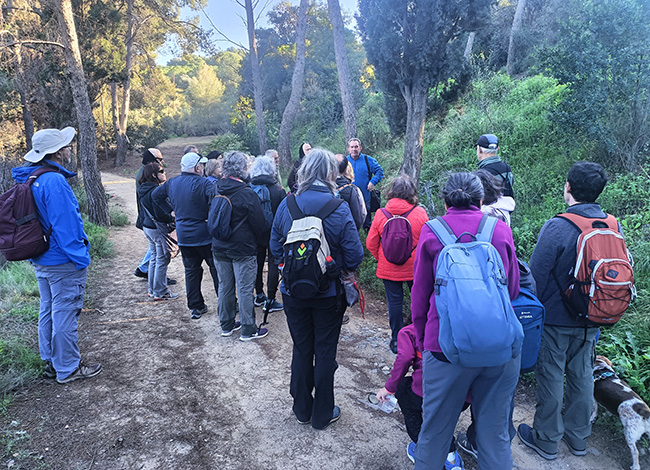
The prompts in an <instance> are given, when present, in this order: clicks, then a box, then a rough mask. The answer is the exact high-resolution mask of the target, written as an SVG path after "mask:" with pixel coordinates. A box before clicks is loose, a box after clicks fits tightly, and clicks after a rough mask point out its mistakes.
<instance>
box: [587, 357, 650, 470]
mask: <svg viewBox="0 0 650 470" xmlns="http://www.w3.org/2000/svg"><path fill="white" fill-rule="evenodd" d="M598 403H600V404H601V405H603V406H604V407H605V408H607V410H608V411H610V412H611V413H613V414H615V415H618V417H619V418H620V419H621V423H622V424H623V432H624V434H625V440H626V442H627V445H628V446H629V448H630V452H632V467H630V468H631V470H641V466H640V465H639V450H638V449H637V447H636V443H637V441H638V440H639V439H640V438H641V436H643V434H644V433H645V434H647V435H648V437H650V408H648V405H647V404H646V403H645V402H644V401H643V400H642V399H641V397H639V395H637V394H636V393H634V391H633V390H632V389H631V388H630V386H629V385H628V384H627V383H625V381H623V380H622V379H621V378H619V377H618V375H616V372H614V368H613V367H612V362H611V361H610V360H609V359H607V358H606V357H605V356H596V362H595V364H594V411H593V413H592V415H591V422H592V423H593V421H594V420H595V419H596V414H597V413H598Z"/></svg>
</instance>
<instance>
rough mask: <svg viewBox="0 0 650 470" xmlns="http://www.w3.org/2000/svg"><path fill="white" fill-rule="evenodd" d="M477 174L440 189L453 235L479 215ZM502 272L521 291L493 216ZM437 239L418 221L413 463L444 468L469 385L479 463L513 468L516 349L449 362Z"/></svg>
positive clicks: (509, 244) (509, 245)
mask: <svg viewBox="0 0 650 470" xmlns="http://www.w3.org/2000/svg"><path fill="white" fill-rule="evenodd" d="M483 194H484V193H483V186H482V185H481V181H480V180H479V178H478V177H477V176H475V175H472V174H471V173H455V174H452V175H451V176H450V177H449V180H448V181H447V183H446V185H445V187H444V188H443V190H442V197H443V199H444V201H445V207H446V208H447V214H446V215H444V216H443V217H442V218H443V219H444V220H445V222H447V224H448V225H449V226H450V227H451V229H452V230H453V232H454V233H455V234H456V236H459V235H461V234H462V233H463V232H470V233H472V234H475V233H476V232H477V229H478V225H479V223H480V221H481V218H482V217H483V214H482V213H481V209H480V206H481V200H482V199H483ZM492 245H494V247H495V248H496V250H497V251H498V253H499V255H500V256H501V259H502V260H503V266H504V268H505V272H506V275H507V282H508V291H509V294H510V299H511V300H512V299H514V298H515V297H516V296H517V294H519V269H518V267H517V257H516V255H515V247H514V243H513V240H512V232H511V231H510V228H509V227H508V226H507V225H506V224H505V223H503V222H501V221H498V222H497V225H496V227H495V229H494V234H493V236H492ZM442 248H443V247H442V244H441V243H440V241H439V240H438V238H437V237H436V236H435V235H434V233H433V231H432V230H431V229H430V228H429V226H428V225H427V226H425V227H424V228H423V229H422V233H421V235H420V241H419V243H418V247H417V253H416V255H415V262H414V265H413V289H412V292H411V314H412V318H413V324H414V325H415V331H416V337H417V341H418V343H419V345H420V347H421V348H422V351H423V354H422V362H423V371H424V373H423V392H424V401H423V405H422V410H423V420H424V421H423V424H422V430H421V431H420V436H419V439H418V446H417V449H416V452H415V469H416V470H423V469H440V468H443V464H444V461H445V457H446V455H447V452H448V451H449V444H450V443H451V439H452V436H453V432H454V428H455V427H456V422H457V421H458V416H459V415H460V412H461V410H462V408H463V403H464V402H465V397H466V396H467V392H468V391H469V390H470V389H471V392H472V407H473V409H474V415H475V418H476V427H477V445H478V459H479V467H480V468H486V469H490V470H494V469H511V468H512V452H511V448H510V436H509V434H508V419H509V411H510V400H511V398H512V394H513V393H514V389H515V387H516V385H517V379H518V377H519V360H520V357H519V356H518V355H517V356H516V357H514V358H512V359H510V360H509V361H508V362H506V363H505V364H503V365H500V366H494V367H472V368H470V367H464V366H461V365H459V364H451V363H450V362H449V361H448V360H447V358H446V357H445V355H444V354H443V353H442V350H441V348H440V345H439V340H438V332H439V330H438V328H439V318H438V312H437V310H436V304H435V294H434V282H435V268H436V265H437V261H438V255H439V254H440V251H441V250H442Z"/></svg>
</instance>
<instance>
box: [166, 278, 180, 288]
mask: <svg viewBox="0 0 650 470" xmlns="http://www.w3.org/2000/svg"><path fill="white" fill-rule="evenodd" d="M176 284H178V281H177V280H176V279H170V278H167V285H168V286H175V285H176Z"/></svg>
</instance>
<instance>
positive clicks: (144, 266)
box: [138, 248, 151, 273]
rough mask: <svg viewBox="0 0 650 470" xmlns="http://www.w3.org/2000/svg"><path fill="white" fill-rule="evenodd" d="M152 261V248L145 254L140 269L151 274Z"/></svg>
mask: <svg viewBox="0 0 650 470" xmlns="http://www.w3.org/2000/svg"><path fill="white" fill-rule="evenodd" d="M150 260H151V248H147V252H146V253H145V254H144V258H142V261H140V264H139V265H138V268H139V269H140V271H142V272H143V273H146V272H149V261H150Z"/></svg>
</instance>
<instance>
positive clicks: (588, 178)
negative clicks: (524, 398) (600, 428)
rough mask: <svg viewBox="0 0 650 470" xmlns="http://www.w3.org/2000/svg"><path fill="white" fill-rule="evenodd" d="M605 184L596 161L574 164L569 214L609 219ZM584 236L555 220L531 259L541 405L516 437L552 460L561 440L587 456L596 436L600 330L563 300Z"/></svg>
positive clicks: (566, 196)
mask: <svg viewBox="0 0 650 470" xmlns="http://www.w3.org/2000/svg"><path fill="white" fill-rule="evenodd" d="M606 183H607V175H606V173H605V170H604V169H603V168H602V167H601V166H600V165H598V164H597V163H591V162H578V163H576V164H575V165H573V167H571V170H570V171H569V175H568V177H567V181H566V184H565V186H564V200H565V201H566V203H567V204H568V206H569V207H568V209H567V212H569V213H573V214H578V215H581V216H584V217H589V218H594V219H604V218H605V217H607V215H606V214H605V213H604V212H603V211H602V209H601V208H600V205H599V204H597V203H596V198H597V197H598V196H599V195H600V193H601V192H602V191H603V189H604V188H605V184H606ZM579 235H580V232H579V230H578V229H577V228H576V227H575V226H574V225H573V224H572V223H571V222H569V221H568V220H566V219H563V218H560V217H554V218H552V219H550V220H548V221H547V222H546V223H545V224H544V226H543V227H542V230H541V231H540V233H539V238H538V240H537V245H536V246H535V250H534V251H533V255H532V257H531V259H530V269H531V271H532V273H533V276H534V278H535V282H536V283H537V295H538V296H539V300H540V301H541V302H542V303H543V304H544V307H545V308H546V320H545V322H544V332H543V334H542V346H541V350H540V352H539V356H538V359H537V368H536V370H535V378H536V380H537V406H536V409H535V419H534V422H533V427H532V428H531V427H530V426H529V425H527V424H521V425H519V429H518V431H517V434H518V435H519V438H520V439H521V441H522V442H523V443H524V444H525V445H527V446H528V447H530V448H532V449H534V450H535V451H536V452H537V453H538V454H539V455H541V456H542V457H544V458H545V459H547V460H553V459H555V458H557V452H558V445H559V442H560V440H563V441H564V442H565V444H566V445H567V446H568V449H569V451H570V452H571V453H572V454H573V455H577V456H582V455H586V453H587V450H586V449H587V438H588V437H589V436H590V435H591V423H590V422H589V418H590V415H591V411H592V404H593V395H594V382H593V366H594V359H595V348H596V335H597V333H598V327H596V326H593V325H588V324H587V323H585V321H583V320H581V319H578V318H576V317H575V316H574V315H573V314H572V313H571V312H569V311H568V310H567V308H566V306H565V305H564V302H563V300H562V297H563V292H564V290H565V289H566V288H567V287H568V285H569V284H570V282H571V277H572V271H573V268H574V266H575V263H576V244H577V240H578V236H579ZM565 377H566V399H565V402H564V413H562V405H563V396H564V380H565Z"/></svg>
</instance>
